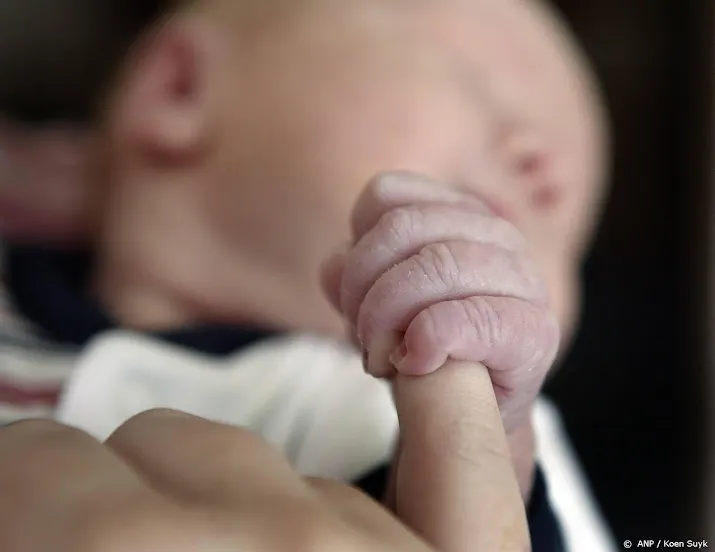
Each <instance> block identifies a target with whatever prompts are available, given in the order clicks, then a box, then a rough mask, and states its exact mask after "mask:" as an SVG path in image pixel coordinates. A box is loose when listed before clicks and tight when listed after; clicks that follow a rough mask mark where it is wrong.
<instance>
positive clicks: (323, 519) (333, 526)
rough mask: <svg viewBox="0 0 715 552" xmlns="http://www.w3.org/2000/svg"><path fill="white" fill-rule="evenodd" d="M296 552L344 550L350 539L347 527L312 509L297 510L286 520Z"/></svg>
mask: <svg viewBox="0 0 715 552" xmlns="http://www.w3.org/2000/svg"><path fill="white" fill-rule="evenodd" d="M283 523H284V525H283V527H284V528H285V531H286V534H288V535H290V540H291V545H292V546H291V549H292V550H294V551H295V552H323V551H324V552H328V551H331V550H343V549H345V544H346V541H347V539H348V534H347V531H346V527H345V526H344V525H343V524H342V523H339V522H338V519H337V518H336V519H333V518H331V517H329V516H327V515H321V514H318V513H316V512H315V511H313V510H312V509H302V510H296V511H295V512H293V513H292V514H291V515H290V516H287V519H286V520H284V522H283Z"/></svg>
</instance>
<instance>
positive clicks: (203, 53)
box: [110, 14, 221, 159]
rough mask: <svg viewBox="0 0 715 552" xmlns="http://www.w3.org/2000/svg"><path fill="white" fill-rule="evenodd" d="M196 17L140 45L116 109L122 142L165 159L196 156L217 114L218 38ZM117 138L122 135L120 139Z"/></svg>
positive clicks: (167, 25) (161, 27)
mask: <svg viewBox="0 0 715 552" xmlns="http://www.w3.org/2000/svg"><path fill="white" fill-rule="evenodd" d="M212 31H214V29H212V28H211V27H210V25H209V24H208V23H207V22H205V21H204V20H203V19H201V18H200V17H199V16H196V15H194V14H179V15H176V16H173V17H171V18H169V19H168V20H167V21H165V22H163V23H162V24H157V26H156V27H155V28H154V29H153V30H152V31H151V32H150V33H149V34H148V35H147V36H146V37H145V38H144V39H142V40H141V41H140V43H139V44H138V45H137V46H138V47H137V48H136V50H135V51H134V53H133V54H132V56H131V58H130V60H129V64H128V65H127V68H126V72H125V73H124V75H123V76H124V81H123V82H122V83H120V87H119V89H118V94H117V95H116V96H115V98H114V100H115V101H114V102H112V104H111V108H112V109H113V113H111V114H110V119H111V120H112V121H113V122H114V124H115V125H116V126H115V127H114V130H115V131H118V132H119V133H120V135H119V136H118V137H119V138H120V140H121V141H123V142H125V144H126V145H127V146H129V147H130V148H132V149H134V150H135V151H136V152H139V153H144V154H149V155H154V156H159V157H160V158H164V159H172V158H181V157H183V156H186V155H192V154H194V153H196V151H197V149H198V148H200V147H202V145H204V143H205V142H206V140H207V139H208V138H209V133H210V130H211V128H210V127H211V126H212V123H213V122H214V113H215V112H216V105H215V103H216V88H217V87H220V84H219V83H218V82H217V78H220V73H219V72H218V71H217V67H218V59H220V58H221V50H220V49H219V40H218V36H217V33H215V32H212ZM115 136H116V135H115Z"/></svg>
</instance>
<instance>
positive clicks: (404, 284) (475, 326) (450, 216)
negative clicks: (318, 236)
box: [324, 174, 559, 431]
mask: <svg viewBox="0 0 715 552" xmlns="http://www.w3.org/2000/svg"><path fill="white" fill-rule="evenodd" d="M352 229H353V235H354V242H353V244H351V247H350V248H349V249H348V251H347V252H346V253H339V254H337V256H336V257H333V258H332V259H330V260H329V261H328V263H327V265H326V267H325V269H324V283H325V288H326V291H327V293H328V295H329V296H330V297H331V300H332V302H333V304H334V305H335V306H336V307H337V308H338V309H339V310H340V311H341V312H342V313H343V314H344V316H345V317H346V319H347V320H348V321H349V323H350V325H351V326H352V327H353V328H355V332H356V336H357V338H358V340H359V342H360V343H362V344H363V347H364V349H365V350H366V351H367V354H368V358H367V360H366V368H367V370H368V371H369V372H370V373H372V374H373V375H375V376H383V377H384V376H390V375H391V374H390V371H391V369H396V370H397V371H398V372H400V373H401V374H405V375H425V374H429V373H431V372H433V371H434V370H436V369H438V368H439V367H440V366H442V365H443V364H444V363H445V362H446V361H447V359H448V358H451V359H455V360H464V361H472V362H480V363H484V364H485V365H486V366H487V367H488V368H489V370H490V375H491V378H492V381H493V383H494V386H495V392H496V395H497V398H498V400H499V404H500V408H501V411H502V415H503V417H504V422H505V425H506V428H507V431H510V430H512V429H514V428H517V427H519V426H521V425H523V424H525V423H527V422H528V418H529V414H530V407H531V405H532V404H533V401H534V399H535V397H536V395H537V394H538V392H539V389H540V388H541V384H542V383H543V381H544V378H545V376H546V374H547V372H548V370H549V368H550V367H551V364H552V362H553V360H554V358H555V356H556V352H557V350H558V344H559V326H558V322H557V320H556V318H555V317H554V316H553V314H552V313H551V311H550V309H549V302H548V294H547V291H546V289H547V288H546V285H545V283H544V282H543V280H542V277H541V276H540V274H539V272H538V270H537V268H536V266H535V264H534V263H533V261H532V260H531V258H530V254H529V252H528V249H527V242H526V240H525V238H523V237H522V235H521V233H520V232H519V231H518V230H517V229H516V228H515V227H514V226H513V225H512V224H511V223H509V222H507V221H505V220H504V219H502V218H499V217H497V216H496V215H495V214H494V213H492V212H491V210H490V209H489V208H488V207H487V206H486V205H485V204H484V203H483V202H482V201H481V200H480V199H479V198H478V196H476V195H474V194H473V193H471V192H469V191H465V190H459V189H455V188H453V187H446V186H444V185H443V184H440V183H435V182H431V181H429V180H428V179H426V178H423V177H419V176H416V175H408V174H390V175H384V176H382V177H378V178H376V179H375V180H374V181H373V182H372V183H371V184H370V185H369V186H368V187H367V189H366V190H365V192H364V193H363V195H362V196H361V198H360V199H359V200H358V203H357V206H356V208H355V210H354V211H353V216H352ZM395 334H397V335H398V336H400V337H401V335H402V334H404V338H402V339H401V338H398V339H395ZM391 342H393V343H391ZM390 344H391V345H392V346H393V347H395V349H394V350H392V351H385V350H384V349H385V347H386V346H388V347H389V346H390ZM385 353H386V354H385ZM373 354H374V355H375V356H374V358H373V357H372V355H373ZM385 358H388V359H390V362H389V363H387V364H388V365H387V366H386V365H385V364H386V363H385V362H384V359H385Z"/></svg>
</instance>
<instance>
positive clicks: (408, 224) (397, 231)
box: [378, 207, 419, 240]
mask: <svg viewBox="0 0 715 552" xmlns="http://www.w3.org/2000/svg"><path fill="white" fill-rule="evenodd" d="M418 217H419V210H418V209H416V208H415V207H397V208H396V209H392V210H390V211H388V212H387V213H385V214H384V215H382V217H381V218H380V221H379V222H378V229H379V231H380V232H381V233H383V232H384V233H385V234H386V235H388V236H393V237H394V238H396V239H397V240H405V239H409V237H410V236H411V235H412V234H413V233H414V231H415V228H418V226H419V220H418Z"/></svg>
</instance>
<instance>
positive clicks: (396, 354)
mask: <svg viewBox="0 0 715 552" xmlns="http://www.w3.org/2000/svg"><path fill="white" fill-rule="evenodd" d="M406 356H407V345H405V340H404V339H403V340H402V342H401V343H400V345H399V346H398V347H397V348H396V349H395V350H394V351H392V354H391V355H390V362H391V363H392V365H393V366H394V367H395V368H397V367H398V366H399V365H400V362H402V360H403V359H404V358H405V357H406Z"/></svg>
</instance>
